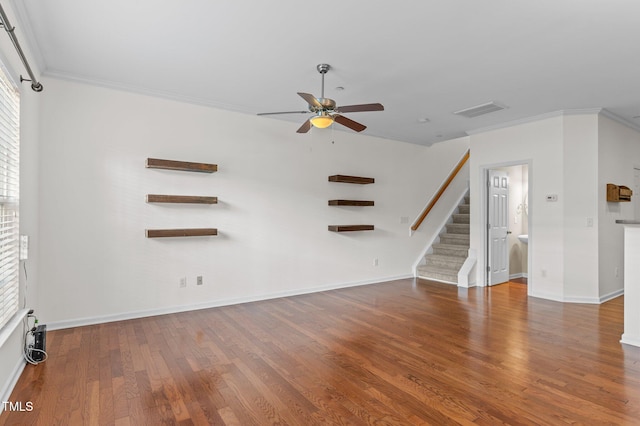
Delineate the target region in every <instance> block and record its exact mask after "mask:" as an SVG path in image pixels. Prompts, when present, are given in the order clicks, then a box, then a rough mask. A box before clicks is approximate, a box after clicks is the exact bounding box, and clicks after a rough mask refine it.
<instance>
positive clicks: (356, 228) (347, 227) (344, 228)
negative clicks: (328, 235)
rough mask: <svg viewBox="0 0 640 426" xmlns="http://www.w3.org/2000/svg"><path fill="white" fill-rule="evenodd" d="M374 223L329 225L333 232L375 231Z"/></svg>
mask: <svg viewBox="0 0 640 426" xmlns="http://www.w3.org/2000/svg"><path fill="white" fill-rule="evenodd" d="M373 230H374V226H373V225H329V231H331V232H352V231H373Z"/></svg>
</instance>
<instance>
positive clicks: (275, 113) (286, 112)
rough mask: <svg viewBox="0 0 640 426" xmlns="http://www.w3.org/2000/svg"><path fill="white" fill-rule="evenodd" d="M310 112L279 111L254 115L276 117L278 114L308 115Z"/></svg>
mask: <svg viewBox="0 0 640 426" xmlns="http://www.w3.org/2000/svg"><path fill="white" fill-rule="evenodd" d="M310 112H311V111H280V112H259V113H258V114H256V115H278V114H309V113H310Z"/></svg>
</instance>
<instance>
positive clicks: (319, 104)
mask: <svg viewBox="0 0 640 426" xmlns="http://www.w3.org/2000/svg"><path fill="white" fill-rule="evenodd" d="M316 68H317V69H318V72H319V73H320V74H321V75H322V96H321V97H319V98H316V97H314V96H313V95H311V94H309V93H301V92H298V95H300V97H302V99H304V100H305V101H307V103H308V104H309V109H308V110H307V111H282V112H262V113H259V114H258V115H275V114H308V113H313V114H314V116H313V117H311V118H310V119H308V120H307V121H305V122H304V123H303V124H302V126H300V128H299V129H298V130H297V132H298V133H307V132H308V131H309V130H310V129H311V126H314V127H317V128H319V129H324V128H326V127H329V126H331V125H332V124H333V123H334V122H336V123H338V124H342V125H343V126H346V127H348V128H350V129H351V130H355V131H356V132H361V131H363V130H364V129H366V128H367V126H365V125H364V124H360V123H358V122H357V121H353V120H351V119H349V118H347V117H345V116H344V115H342V113H345V112H363V111H383V110H384V107H383V106H382V104H359V105H346V106H336V101H334V100H333V99H329V98H325V97H324V75H325V74H326V73H327V71H329V70H330V69H331V66H330V65H329V64H319V65H318V66H317V67H316Z"/></svg>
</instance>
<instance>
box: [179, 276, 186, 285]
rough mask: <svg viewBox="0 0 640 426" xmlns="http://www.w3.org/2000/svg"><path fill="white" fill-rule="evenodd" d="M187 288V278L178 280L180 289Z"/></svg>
mask: <svg viewBox="0 0 640 426" xmlns="http://www.w3.org/2000/svg"><path fill="white" fill-rule="evenodd" d="M186 286H187V277H182V278H180V288H185V287H186Z"/></svg>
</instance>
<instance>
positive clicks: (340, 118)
mask: <svg viewBox="0 0 640 426" xmlns="http://www.w3.org/2000/svg"><path fill="white" fill-rule="evenodd" d="M333 121H335V122H336V123H339V124H342V125H343V126H346V127H348V128H350V129H351V130H355V131H356V132H361V131H363V130H364V129H366V128H367V126H365V125H364V124H360V123H358V122H357V121H353V120H351V119H350V118H347V117H345V116H344V115H339V114H336V115H333Z"/></svg>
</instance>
